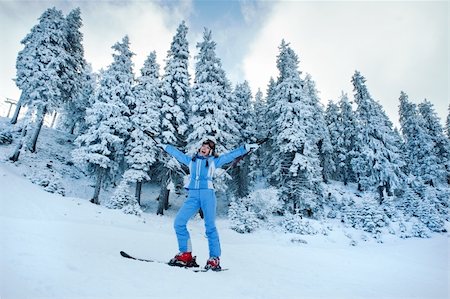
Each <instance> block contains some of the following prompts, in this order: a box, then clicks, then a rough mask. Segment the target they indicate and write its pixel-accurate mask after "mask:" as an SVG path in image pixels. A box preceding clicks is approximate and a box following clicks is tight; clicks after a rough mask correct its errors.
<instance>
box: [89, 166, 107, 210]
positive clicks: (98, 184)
mask: <svg viewBox="0 0 450 299" xmlns="http://www.w3.org/2000/svg"><path fill="white" fill-rule="evenodd" d="M96 172H97V182H96V183H95V190H94V196H93V197H92V199H91V202H92V203H94V204H96V205H98V204H100V201H99V200H98V196H99V195H100V189H101V186H102V181H103V176H104V173H105V170H104V169H103V168H101V167H100V166H98V165H97V171H96Z"/></svg>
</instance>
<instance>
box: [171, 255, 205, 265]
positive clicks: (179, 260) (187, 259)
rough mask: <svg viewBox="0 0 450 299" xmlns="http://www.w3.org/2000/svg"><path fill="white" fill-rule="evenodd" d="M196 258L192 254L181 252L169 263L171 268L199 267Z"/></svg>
mask: <svg viewBox="0 0 450 299" xmlns="http://www.w3.org/2000/svg"><path fill="white" fill-rule="evenodd" d="M195 258H196V257H195V256H194V257H193V256H192V253H191V252H180V253H178V254H177V255H176V256H175V257H174V258H173V259H171V260H170V261H169V263H168V264H169V266H177V267H188V268H190V267H199V265H198V264H197V263H196V261H195Z"/></svg>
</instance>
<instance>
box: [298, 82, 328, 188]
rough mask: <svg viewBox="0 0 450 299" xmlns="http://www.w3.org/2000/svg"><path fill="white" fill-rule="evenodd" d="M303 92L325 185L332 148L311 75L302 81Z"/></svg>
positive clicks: (311, 133)
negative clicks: (306, 100)
mask: <svg viewBox="0 0 450 299" xmlns="http://www.w3.org/2000/svg"><path fill="white" fill-rule="evenodd" d="M304 90H305V93H306V95H307V98H308V99H309V103H308V105H310V106H311V109H312V113H313V115H312V118H313V119H314V126H312V129H313V131H312V132H310V133H309V134H310V135H311V137H312V138H313V139H314V142H315V143H316V145H317V148H318V150H319V158H320V166H321V167H322V178H323V181H324V182H325V183H326V182H328V180H329V178H330V176H331V173H332V171H333V169H334V162H333V159H332V151H333V150H332V146H331V141H330V135H329V132H328V129H327V125H326V123H325V116H324V111H323V106H322V104H321V103H320V99H319V96H318V91H317V89H316V83H315V82H314V81H313V80H312V78H311V75H309V74H307V75H306V77H305V80H304Z"/></svg>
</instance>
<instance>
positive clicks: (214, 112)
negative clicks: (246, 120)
mask: <svg viewBox="0 0 450 299" xmlns="http://www.w3.org/2000/svg"><path fill="white" fill-rule="evenodd" d="M197 49H198V50H199V53H198V54H197V55H196V56H195V59H196V63H195V80H194V86H193V88H192V97H191V109H192V110H191V113H192V114H191V118H190V121H189V125H190V126H191V127H192V131H191V132H190V134H189V136H188V147H187V148H188V151H189V152H191V153H193V152H195V151H196V150H197V149H198V147H199V144H200V142H201V141H203V140H205V139H208V138H209V139H211V140H214V141H215V142H216V144H217V146H216V151H217V152H225V151H228V148H230V149H231V148H232V147H234V146H235V145H237V143H238V136H239V131H238V128H237V125H236V122H235V120H234V118H233V116H234V114H233V111H232V109H233V106H232V102H231V101H232V99H231V97H232V90H231V84H230V82H229V81H228V79H227V78H226V74H225V71H224V70H223V69H222V62H221V61H220V59H219V58H218V57H217V55H216V42H214V41H213V39H212V33H211V31H210V30H208V29H205V31H204V32H203V41H201V42H199V43H197ZM225 145H226V146H225Z"/></svg>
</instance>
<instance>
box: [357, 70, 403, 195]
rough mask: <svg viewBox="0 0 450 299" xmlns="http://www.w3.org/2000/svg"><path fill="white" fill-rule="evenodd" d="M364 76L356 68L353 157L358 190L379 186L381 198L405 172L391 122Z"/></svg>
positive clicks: (395, 184) (390, 192)
mask: <svg viewBox="0 0 450 299" xmlns="http://www.w3.org/2000/svg"><path fill="white" fill-rule="evenodd" d="M365 82H366V80H365V78H364V77H363V76H362V75H361V74H360V73H359V72H358V71H356V72H355V74H354V75H353V77H352V83H353V87H354V92H355V94H354V97H355V102H356V104H357V109H356V115H357V120H358V138H357V140H356V142H355V151H356V153H355V157H354V158H353V159H352V162H351V163H352V166H353V171H354V172H355V174H356V177H357V182H358V188H359V190H371V189H372V190H373V189H375V188H376V189H377V190H378V192H379V194H380V200H383V198H384V192H387V194H388V195H391V194H393V191H394V190H395V189H396V188H397V187H398V186H399V184H400V182H401V179H402V173H401V170H400V168H401V167H402V165H403V161H401V159H400V157H401V156H400V154H399V149H398V148H397V147H396V143H395V138H394V133H393V129H392V123H391V122H390V120H389V119H388V117H387V116H386V114H385V112H384V110H383V108H382V107H381V105H380V104H379V103H378V102H376V101H375V100H374V99H372V97H371V95H370V94H369V92H368V90H367V87H366V85H365Z"/></svg>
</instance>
